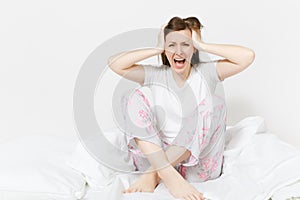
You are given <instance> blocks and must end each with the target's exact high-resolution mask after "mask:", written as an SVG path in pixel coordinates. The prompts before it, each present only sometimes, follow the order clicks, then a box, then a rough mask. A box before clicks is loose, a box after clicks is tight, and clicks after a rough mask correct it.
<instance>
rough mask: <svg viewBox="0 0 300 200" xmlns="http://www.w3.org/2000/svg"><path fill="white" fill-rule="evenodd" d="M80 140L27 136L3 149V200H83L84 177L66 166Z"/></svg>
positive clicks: (0, 183) (0, 191) (0, 156)
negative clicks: (73, 148) (67, 159)
mask: <svg viewBox="0 0 300 200" xmlns="http://www.w3.org/2000/svg"><path fill="white" fill-rule="evenodd" d="M76 141H77V139H76V138H75V137H74V138H73V139H70V138H66V137H60V136H39V135H35V136H26V137H22V138H18V139H15V140H12V141H9V142H6V143H4V144H1V145H0V163H1V164H0V177H1V178H0V197H4V199H5V200H11V199H14V200H20V199H22V200H34V199H36V200H44V199H45V200H46V199H64V200H75V199H80V198H81V197H82V196H83V195H84V193H85V184H86V182H85V180H84V177H83V176H82V175H81V174H79V173H78V172H76V171H75V170H73V169H71V168H70V167H69V166H67V165H66V162H65V161H66V158H67V157H68V156H69V155H70V153H71V150H72V147H74V145H75V144H76Z"/></svg>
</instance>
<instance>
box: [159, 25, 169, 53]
mask: <svg viewBox="0 0 300 200" xmlns="http://www.w3.org/2000/svg"><path fill="white" fill-rule="evenodd" d="M166 26H167V24H164V25H162V26H161V28H160V32H159V35H158V41H157V48H159V49H161V50H162V51H163V50H164V49H165V38H164V30H165V27H166Z"/></svg>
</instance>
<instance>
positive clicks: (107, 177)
mask: <svg viewBox="0 0 300 200" xmlns="http://www.w3.org/2000/svg"><path fill="white" fill-rule="evenodd" d="M103 135H104V136H105V137H106V138H107V139H108V141H109V142H110V143H111V144H112V145H114V146H116V148H119V149H121V150H123V151H128V147H127V143H126V138H125V137H124V134H123V133H122V132H121V131H120V130H119V129H118V128H112V129H108V130H104V131H103ZM128 162H129V166H132V169H131V170H132V171H133V170H134V166H133V161H132V159H131V160H129V161H128ZM67 164H68V165H69V166H70V167H72V168H73V169H74V170H76V171H78V172H79V173H82V174H83V175H84V177H85V180H86V182H87V184H88V185H89V186H90V188H92V189H94V190H97V189H101V188H103V187H106V186H108V185H110V184H111V183H112V182H113V181H114V180H115V178H116V176H117V175H119V174H120V173H119V172H117V171H115V170H113V169H111V168H109V167H106V166H104V165H103V164H101V163H99V162H98V161H97V160H96V159H95V158H94V157H93V156H92V155H91V154H90V153H89V152H88V150H86V149H85V147H84V146H83V145H82V144H81V142H78V143H77V145H76V148H75V150H74V152H73V153H72V155H71V156H70V158H69V159H68V162H67Z"/></svg>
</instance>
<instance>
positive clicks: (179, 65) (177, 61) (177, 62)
mask: <svg viewBox="0 0 300 200" xmlns="http://www.w3.org/2000/svg"><path fill="white" fill-rule="evenodd" d="M174 63H175V67H176V68H182V67H184V64H185V59H184V58H180V59H174Z"/></svg>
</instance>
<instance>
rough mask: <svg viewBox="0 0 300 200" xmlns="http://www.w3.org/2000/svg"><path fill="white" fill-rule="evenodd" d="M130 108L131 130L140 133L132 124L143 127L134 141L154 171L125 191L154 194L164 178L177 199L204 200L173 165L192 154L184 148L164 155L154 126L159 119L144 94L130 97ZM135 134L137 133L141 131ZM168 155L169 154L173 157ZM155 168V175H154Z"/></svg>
mask: <svg viewBox="0 0 300 200" xmlns="http://www.w3.org/2000/svg"><path fill="white" fill-rule="evenodd" d="M127 105H129V106H128V110H125V111H128V112H129V114H128V115H129V117H127V119H130V120H131V122H130V123H131V124H130V125H131V127H130V130H136V129H134V128H136V127H134V126H135V124H132V122H134V123H137V126H139V127H143V129H142V130H141V131H143V132H142V134H141V136H139V135H133V138H135V143H136V144H137V147H138V148H139V149H140V150H141V151H142V153H143V154H144V156H146V159H147V160H148V161H149V163H150V166H149V167H150V168H149V169H148V170H147V172H150V173H144V174H143V175H142V176H141V177H140V178H139V179H138V180H137V181H136V182H135V183H134V184H133V185H131V186H130V187H129V188H128V189H127V190H125V192H137V191H153V190H154V188H155V186H156V185H157V184H158V181H159V179H160V178H161V179H162V181H163V182H164V183H165V185H166V186H167V188H168V189H169V190H170V193H171V194H172V195H173V196H175V197H177V198H183V199H187V200H189V199H197V200H198V199H199V200H200V199H201V198H202V194H201V193H200V192H199V191H197V190H196V189H195V188H194V187H193V186H192V185H190V184H189V183H188V182H187V181H186V180H184V179H183V178H182V176H181V175H180V174H179V173H178V172H177V171H176V170H175V168H174V167H173V166H172V164H173V165H175V164H177V163H179V162H181V161H182V160H184V159H186V157H188V156H189V152H188V151H186V149H184V148H182V147H178V148H176V147H170V148H169V149H168V150H167V154H166V153H165V152H164V150H163V149H162V145H160V144H161V143H162V141H161V140H160V138H159V135H158V131H157V130H156V126H155V124H154V121H155V120H154V119H153V117H154V116H153V113H152V112H151V109H150V105H149V101H148V100H147V99H146V98H145V95H143V93H142V92H141V91H136V92H135V93H134V95H133V96H131V97H130V99H129V104H127ZM132 126H133V127H132ZM133 132H134V133H137V131H133ZM147 134H148V135H147ZM145 136H147V137H145ZM178 153H180V154H182V156H181V155H178ZM167 155H169V158H168V156H167ZM169 159H170V160H171V162H170V161H169ZM151 167H152V168H151ZM152 169H154V170H155V172H154V171H153V173H151V171H152Z"/></svg>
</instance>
